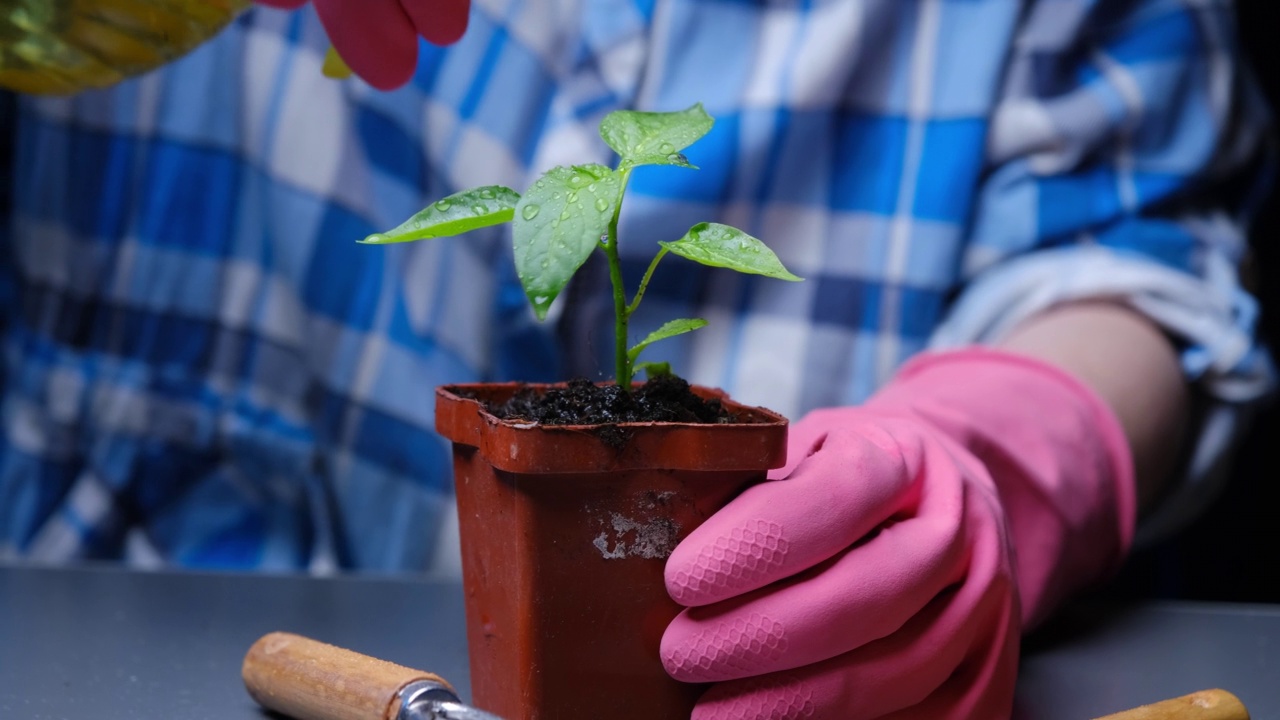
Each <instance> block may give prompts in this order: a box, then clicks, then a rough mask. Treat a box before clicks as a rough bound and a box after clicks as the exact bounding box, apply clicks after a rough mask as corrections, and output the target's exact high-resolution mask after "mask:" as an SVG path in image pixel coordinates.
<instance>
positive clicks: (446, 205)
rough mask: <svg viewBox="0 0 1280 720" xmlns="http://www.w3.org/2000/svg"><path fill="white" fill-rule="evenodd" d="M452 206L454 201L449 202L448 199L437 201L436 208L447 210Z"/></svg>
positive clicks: (441, 210) (442, 210)
mask: <svg viewBox="0 0 1280 720" xmlns="http://www.w3.org/2000/svg"><path fill="white" fill-rule="evenodd" d="M451 207H453V203H451V202H449V201H448V200H438V201H436V209H437V210H439V211H440V212H444V211H445V210H448V209H449V208H451Z"/></svg>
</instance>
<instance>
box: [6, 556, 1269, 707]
mask: <svg viewBox="0 0 1280 720" xmlns="http://www.w3.org/2000/svg"><path fill="white" fill-rule="evenodd" d="M272 630H287V631H292V632H297V633H301V634H304V635H308V636H311V637H314V638H316V639H319V640H323V641H325V642H330V643H333V644H336V645H340V646H343V647H348V648H351V649H354V650H359V651H361V652H365V653H368V654H371V655H374V656H377V657H381V658H384V659H387V660H391V661H393V662H397V663H400V664H402V665H408V666H411V667H417V668H421V669H424V670H431V671H435V672H438V673H440V674H442V675H444V676H445V677H447V678H449V679H450V680H451V681H452V682H454V684H455V685H457V686H458V688H459V690H460V691H461V692H462V693H463V695H464V697H465V696H469V682H468V673H467V663H466V633H465V628H464V626H463V606H462V591H461V588H460V586H459V585H458V584H457V583H456V582H450V581H431V580H425V579H409V578H403V579H400V578H337V579H323V580H322V579H315V578H306V577H292V576H263V575H241V574H198V573H170V572H162V573H143V572H130V571H123V570H117V569H111V568H80V569H42V568H30V567H12V566H10V567H3V566H0V719H2V720H10V719H13V720H81V719H84V720H125V719H133V718H138V719H140V720H157V719H159V718H178V719H188V718H189V719H191V720H201V719H203V718H209V719H211V720H213V719H216V720H242V719H243V720H264V718H266V717H267V715H266V714H265V713H262V712H261V711H260V710H258V709H257V707H256V706H255V705H254V703H253V702H252V701H251V700H250V699H249V697H248V695H246V694H245V691H244V688H243V686H242V684H241V682H240V662H241V660H242V659H243V657H244V653H245V651H246V650H247V649H248V647H249V646H250V645H251V644H252V643H253V641H254V640H255V639H257V638H258V637H260V636H261V635H263V634H265V633H267V632H270V631H272ZM1209 687H1224V688H1227V689H1229V690H1231V691H1233V692H1235V693H1236V694H1237V695H1239V696H1240V698H1241V699H1242V700H1244V702H1245V704H1246V705H1248V706H1249V708H1250V710H1251V711H1252V713H1253V717H1254V718H1258V719H1263V720H1265V719H1266V718H1280V607H1272V606H1244V605H1220V604H1189V603H1160V604H1150V605H1142V606H1138V607H1132V608H1128V609H1124V610H1115V609H1112V610H1108V611H1107V612H1103V613H1090V614H1088V615H1085V616H1082V618H1081V619H1076V620H1072V621H1071V622H1067V623H1062V624H1060V625H1059V626H1058V627H1057V628H1056V629H1055V631H1054V632H1053V633H1050V634H1048V635H1045V636H1042V637H1041V638H1039V639H1038V640H1036V642H1034V643H1032V645H1031V647H1029V648H1028V653H1027V654H1026V656H1025V659H1024V661H1023V668H1022V675H1021V679H1020V681H1019V687H1018V698H1017V717H1018V718H1026V719H1028V720H1029V719H1031V718H1035V719H1036V720H1058V719H1059V718H1061V719H1062V720H1068V719H1069V720H1083V719H1085V718H1092V717H1095V716H1097V715H1102V714H1106V713H1109V712H1114V711H1117V710H1121V709H1125V708H1128V707H1132V706H1135V705H1139V704H1143V703H1146V702H1151V701H1154V700H1158V699H1162V698H1165V697H1172V696H1175V695H1181V694H1184V693H1187V692H1191V691H1194V690H1199V689H1204V688H1209Z"/></svg>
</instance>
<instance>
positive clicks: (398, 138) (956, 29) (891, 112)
mask: <svg viewBox="0 0 1280 720" xmlns="http://www.w3.org/2000/svg"><path fill="white" fill-rule="evenodd" d="M1235 43H1236V41H1235V35H1234V28H1233V17H1232V14H1231V11H1230V8H1229V6H1228V4H1227V3H1226V2H1215V1H1214V0H1198V1H1196V2H1192V1H1191V0H1183V1H1176V0H1114V1H1109V2H1102V1H1096V2H1090V1H1087V0H1039V1H1036V2H1021V3H1018V2H1011V1H1010V0H859V1H855V0H843V1H837V0H816V1H808V2H800V1H797V2H781V1H778V0H758V1H749V0H567V1H566V2H555V3H551V2H525V1H524V0H478V1H477V2H476V3H475V7H474V9H473V16H472V22H471V27H470V30H469V31H468V33H467V35H466V37H465V38H464V39H463V40H462V41H461V42H460V43H458V44H457V45H455V46H452V47H448V48H435V47H430V46H424V47H423V54H422V57H421V60H420V63H419V66H418V69H417V73H416V76H415V77H414V79H413V81H412V83H411V84H410V85H409V86H407V87H405V88H403V89H400V90H398V91H395V92H390V93H379V92H376V91H373V90H372V89H371V88H369V87H368V86H366V85H364V84H363V83H361V82H360V81H359V80H357V79H351V80H347V81H341V82H339V81H334V80H330V79H327V78H325V77H323V76H322V75H321V71H320V66H321V62H322V59H323V56H324V52H325V50H326V49H327V46H328V44H327V41H326V39H325V36H324V32H323V29H322V28H321V27H320V25H319V23H318V21H317V19H316V18H315V16H314V15H313V14H312V13H311V11H310V10H305V11H300V12H296V13H285V12H281V11H276V10H268V9H255V10H252V11H250V12H248V13H246V14H245V15H243V16H242V17H241V18H240V19H239V20H238V21H236V22H235V23H234V24H233V26H231V27H230V28H229V29H227V30H226V31H225V32H223V33H222V34H221V35H219V36H218V37H217V38H215V39H214V40H212V41H211V42H209V43H207V44H206V45H205V46H203V47H201V48H199V49H198V50H196V51H195V52H194V53H192V54H191V55H189V56H187V57H185V58H183V59H182V60H180V61H178V62H176V63H174V64H172V65H171V66H169V67H167V68H164V69H162V70H160V71H158V72H155V73H152V74H150V75H148V76H145V77H142V78H140V79H136V80H133V81H129V82H125V83H123V84H121V85H119V86H116V87H114V88H111V89H109V90H106V91H102V92H90V93H84V94H81V95H78V96H75V97H71V98H22V99H20V100H19V103H18V111H17V119H16V139H15V143H14V148H15V150H14V157H13V167H12V199H11V205H12V208H11V217H9V218H8V220H7V227H6V232H7V234H8V235H9V240H8V241H7V242H6V243H5V244H4V246H3V252H4V253H5V256H4V258H3V262H2V263H0V266H2V270H3V283H2V285H0V293H3V294H4V295H5V296H6V297H8V298H10V299H11V300H10V301H9V302H6V303H5V307H4V317H3V335H2V341H3V346H2V362H3V364H2V366H0V373H2V376H0V379H2V381H3V394H2V399H3V405H2V406H0V408H2V413H0V418H2V422H3V432H2V433H0V555H9V556H23V557H31V558H36V559H40V560H50V561H61V560H67V559H76V558H125V559H128V560H130V561H132V562H135V563H139V564H147V563H175V564H181V565H186V566H201V567H262V568H310V569H313V570H322V569H326V568H335V567H354V568H365V569H387V570H402V569H409V570H419V569H423V568H427V567H430V566H431V565H432V563H433V562H436V558H440V557H446V558H447V557H449V556H451V554H452V550H450V546H448V545H447V544H443V545H442V544H441V543H442V542H443V541H441V540H440V538H441V537H448V535H449V532H448V527H449V525H448V518H449V514H450V512H451V511H450V510H449V503H450V501H451V489H450V477H449V463H448V448H447V446H446V444H445V443H444V442H443V441H442V440H441V439H440V438H439V437H438V436H436V435H435V434H434V432H433V429H432V414H433V396H432V389H433V387H434V386H435V385H438V384H441V383H451V382H464V381H474V380H485V379H510V378H520V379H531V380H537V379H553V378H563V377H565V376H568V375H575V374H582V375H587V376H590V377H602V376H604V375H607V374H608V373H609V372H610V371H611V368H612V364H611V361H610V359H609V355H610V353H611V351H612V350H611V347H612V346H611V343H610V342H609V340H608V338H609V335H610V332H611V331H610V329H609V327H608V323H609V304H608V299H607V297H606V296H605V295H604V294H603V292H602V288H603V287H604V280H603V278H602V275H601V273H600V271H599V268H598V267H594V266H591V267H588V268H587V270H586V271H585V272H584V274H583V275H582V276H581V277H580V278H579V282H577V283H576V284H575V285H574V286H573V288H572V290H571V291H570V293H569V297H570V298H571V299H572V300H573V301H574V302H571V303H565V302H559V303H558V304H557V306H556V307H555V308H553V313H552V317H551V320H550V322H548V323H546V324H538V323H536V322H534V321H533V320H532V319H531V314H530V312H529V309H528V307H527V304H526V301H525V299H524V297H523V294H522V293H521V291H520V289H519V287H518V285H517V284H516V283H515V282H514V273H513V272H512V269H511V257H510V255H511V253H510V249H509V247H508V246H507V244H506V243H507V239H506V238H507V236H506V235H505V234H504V231H503V230H502V229H489V230H487V231H480V232H476V233H473V234H472V235H470V236H468V237H465V238H455V239H449V240H438V241H431V242H423V243H413V244H408V245H397V246H384V247H369V246H360V245H357V244H356V243H355V242H354V241H355V240H356V239H358V238H362V237H364V236H365V235H366V234H368V233H370V232H373V231H376V230H383V229H386V228H389V227H392V226H394V225H396V224H398V223H399V222H400V221H401V220H403V219H404V218H405V217H407V216H408V215H410V214H412V213H413V212H415V211H416V210H418V209H420V208H421V207H422V206H423V205H425V204H426V203H428V202H430V201H432V200H435V199H437V198H439V197H441V196H443V195H446V194H448V193H450V192H453V191H455V190H458V189H461V188H464V187H469V186H473V185H480V184H495V183H496V184H506V185H509V186H512V187H515V188H517V189H518V190H520V189H523V188H525V187H526V186H527V184H528V183H529V181H530V180H531V178H532V177H534V176H535V175H536V173H537V172H539V171H541V170H544V169H546V168H548V167H550V166H552V165H555V164H561V163H583V162H591V161H595V162H604V163H611V162H612V158H611V156H610V154H609V152H608V149H607V147H606V146H605V145H604V144H603V142H602V141H601V140H600V139H599V137H598V135H597V134H596V127H597V124H598V122H599V120H600V118H601V117H602V116H603V115H604V114H605V113H607V112H609V111H611V110H614V109H618V108H641V109H654V110H671V109H680V108H684V107H686V106H688V105H691V104H692V103H694V102H697V101H701V102H702V103H704V105H705V106H706V108H707V109H708V111H709V112H710V113H711V114H712V115H713V116H715V117H716V119H717V122H716V125H715V128H714V129H713V130H712V132H711V133H710V134H709V135H707V136H706V137H705V138H704V139H703V140H701V141H699V142H698V143H697V144H695V145H694V146H692V147H691V148H690V149H689V150H688V153H687V154H688V157H689V159H690V161H691V162H692V163H694V164H695V165H698V166H700V167H701V168H702V169H701V170H698V171H691V170H686V169H679V168H642V169H640V170H637V171H636V173H635V175H634V176H633V181H632V185H631V188H630V193H629V195H628V199H627V202H626V205H625V206H624V211H623V225H622V229H621V232H622V238H623V250H624V255H625V261H626V263H627V265H628V272H629V277H630V278H631V280H632V283H633V284H632V285H631V287H633V288H634V281H635V279H636V278H637V277H638V275H639V274H640V272H641V271H642V270H643V267H644V265H645V264H646V263H647V262H648V260H649V258H650V257H651V256H652V254H653V252H654V251H655V250H656V245H655V243H656V241H657V240H670V239H675V238H677V237H679V236H681V235H682V234H683V233H684V231H685V230H686V229H688V227H689V226H690V225H692V224H694V223H696V222H699V221H704V220H717V221H721V222H727V223H730V224H733V225H736V226H739V227H741V228H743V229H745V230H747V231H748V232H750V233H751V234H753V235H755V236H757V237H760V238H762V239H764V240H765V242H766V243H768V244H769V245H770V246H771V247H773V248H774V249H775V250H776V252H777V253H778V255H779V256H780V257H781V258H782V260H783V261H784V262H785V263H786V264H787V265H788V267H789V268H790V269H792V270H793V271H795V272H796V273H797V274H799V275H802V276H804V277H806V278H807V280H806V282H803V283H784V282H778V281H774V280H768V279H764V278H759V277H752V276H743V275H738V274H735V273H732V272H728V271H716V270H707V269H706V268H703V267H701V266H697V265H694V264H692V263H688V262H686V261H683V260H681V259H679V258H675V257H672V258H669V259H667V260H664V261H663V264H662V266H660V267H659V269H658V273H657V276H656V278H655V280H654V283H653V284H652V286H651V287H650V289H649V291H648V294H647V296H646V300H645V303H644V307H643V308H642V310H641V313H640V315H639V316H638V317H637V319H636V321H635V325H634V328H633V333H634V334H635V335H636V336H637V337H639V336H642V334H643V333H646V332H647V331H648V330H650V329H652V328H654V327H656V326H657V325H658V324H660V323H661V322H663V321H665V320H667V319H669V318H673V317H695V316H697V317H704V318H707V319H708V320H709V321H710V326H709V327H708V328H706V329H704V330H701V331H699V332H697V333H693V334H690V335H686V336H682V337H680V338H678V339H674V340H670V341H665V342H664V343H662V344H660V345H658V346H655V347H654V348H653V349H652V350H651V351H650V357H651V359H659V358H662V359H669V360H670V361H671V362H672V363H673V366H674V367H675V369H676V370H677V371H678V372H681V373H682V374H684V375H686V376H687V377H689V378H690V379H692V380H694V381H697V382H700V383H704V384H710V385H717V386H721V387H723V388H725V389H727V390H729V391H730V392H731V393H733V394H734V395H735V396H736V397H737V398H738V399H741V400H743V401H745V402H748V403H753V404H761V405H766V406H769V407H772V408H774V409H777V410H779V411H781V412H784V413H786V414H788V415H791V416H793V417H794V416H798V415H800V414H802V413H803V412H805V411H806V410H809V409H811V408H814V407H818V406H822V405H837V404H849V403H857V402H859V401H861V400H862V399H864V398H866V397H867V396H868V395H869V394H870V393H872V392H873V391H874V390H875V389H876V388H877V387H878V386H880V385H881V384H882V383H884V382H885V381H886V380H887V379H888V378H889V377H890V376H891V374H892V373H893V372H894V370H895V368H896V367H898V365H899V364H900V363H901V362H902V361H903V360H904V359H905V358H907V357H909V356H911V355H912V354H914V353H916V352H918V351H920V350H921V349H923V348H925V347H927V346H929V345H930V344H932V345H934V346H936V347H947V346H951V345H957V344H964V343H969V342H986V341H989V340H991V339H994V338H997V337H999V335H1000V334H1001V333H1002V332H1004V331H1005V330H1007V329H1008V328H1009V327H1011V326H1012V325H1013V324H1016V323H1017V322H1018V321H1019V320H1021V319H1023V318H1025V317H1027V316H1028V315H1030V314H1033V313H1035V312H1038V311H1039V310H1041V309H1043V308H1044V307H1047V306H1048V305H1051V304H1053V303H1056V302H1062V301H1065V300H1070V299H1073V298H1081V297H1097V296H1107V297H1114V298H1122V299H1124V300H1126V301H1128V302H1129V303H1131V304H1132V305H1133V306H1134V307H1137V308H1139V309H1141V310H1143V311H1144V312H1146V313H1147V314H1148V315H1149V316H1151V317H1152V318H1154V319H1156V320H1157V321H1158V322H1159V323H1161V324H1162V325H1163V326H1164V327H1165V328H1166V329H1168V331H1169V332H1170V334H1171V335H1172V336H1173V337H1175V338H1176V339H1177V341H1178V342H1179V343H1180V347H1181V351H1182V353H1183V360H1184V366H1185V368H1186V370H1187V373H1188V376H1189V378H1190V379H1193V380H1196V381H1198V382H1199V383H1200V384H1201V386H1202V387H1204V388H1205V390H1206V392H1207V393H1208V395H1209V396H1210V397H1213V398H1216V399H1218V400H1219V403H1218V405H1219V406H1221V407H1224V408H1229V409H1232V408H1239V407H1241V406H1243V405H1247V403H1248V402H1249V401H1251V400H1253V399H1255V398H1257V397H1259V396H1260V395H1261V394H1262V393H1264V392H1265V391H1266V390H1267V388H1268V387H1269V383H1270V374H1269V366H1268V365H1267V362H1266V358H1265V356H1264V354H1263V353H1261V352H1260V351H1259V350H1258V348H1257V347H1256V346H1255V343H1254V341H1253V321H1254V303H1253V301H1252V300H1251V299H1250V298H1249V296H1248V295H1246V294H1245V293H1244V292H1243V291H1242V290H1241V289H1240V286H1239V283H1238V281H1237V276H1236V267H1237V264H1238V262H1239V261H1240V260H1241V257H1242V254H1243V253H1244V247H1245V246H1244V235H1243V227H1244V225H1243V223H1244V220H1245V219H1246V218H1247V215H1248V212H1249V209H1250V203H1251V202H1252V199H1253V198H1254V197H1255V196H1256V192H1255V191H1254V185H1255V184H1256V183H1253V182H1252V180H1251V179H1252V178H1256V177H1257V176H1258V173H1257V170H1258V166H1259V164H1260V160H1261V157H1262V153H1261V151H1260V149H1261V148H1262V147H1263V146H1264V138H1265V135H1264V128H1265V125H1264V118H1263V113H1262V111H1261V104H1260V102H1259V98H1258V96H1257V95H1256V94H1255V92H1254V90H1253V89H1252V87H1251V86H1250V85H1249V83H1248V81H1247V77H1246V76H1245V74H1244V72H1243V71H1242V69H1241V68H1240V67H1239V65H1238V64H1237V58H1236V46H1235ZM1228 416H1229V414H1228ZM1229 434H1230V433H1228V435H1229ZM442 528H443V532H442Z"/></svg>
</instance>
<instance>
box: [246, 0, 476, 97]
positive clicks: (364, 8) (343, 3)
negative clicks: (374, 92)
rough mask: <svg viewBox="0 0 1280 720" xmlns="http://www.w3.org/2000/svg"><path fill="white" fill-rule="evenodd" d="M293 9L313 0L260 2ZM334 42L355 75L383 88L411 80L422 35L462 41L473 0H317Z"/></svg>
mask: <svg viewBox="0 0 1280 720" xmlns="http://www.w3.org/2000/svg"><path fill="white" fill-rule="evenodd" d="M255 2H257V3H259V4H261V5H270V6H272V7H278V8H285V9H293V8H298V7H302V6H303V5H305V4H306V3H307V0H255ZM315 6H316V12H317V13H318V14H319V15H320V22H322V23H324V29H325V31H326V32H328V33H329V41H330V42H332V43H333V47H334V49H335V50H337V51H338V54H339V55H341V56H342V59H343V60H344V61H345V62H346V63H347V65H348V66H349V67H350V68H351V70H352V71H353V72H355V74H357V75H359V76H360V77H362V78H364V80H365V82H368V83H369V84H370V85H372V86H374V87H376V88H378V89H380V90H393V89H395V88H398V87H400V86H401V85H404V84H405V83H407V82H409V78H411V77H413V71H414V68H415V67H416V66H417V63H418V36H419V35H421V36H422V37H424V38H426V39H427V41H428V42H431V43H434V44H436V45H448V44H450V43H454V42H457V41H458V39H459V38H461V37H462V34H463V33H464V32H465V31H466V29H467V17H468V13H469V12H470V9H471V0H315Z"/></svg>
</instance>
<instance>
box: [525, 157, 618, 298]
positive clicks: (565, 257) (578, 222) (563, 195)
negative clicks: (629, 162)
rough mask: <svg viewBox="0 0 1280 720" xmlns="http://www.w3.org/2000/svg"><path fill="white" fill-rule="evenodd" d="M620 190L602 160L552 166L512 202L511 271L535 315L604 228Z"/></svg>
mask: <svg viewBox="0 0 1280 720" xmlns="http://www.w3.org/2000/svg"><path fill="white" fill-rule="evenodd" d="M621 195H622V183H621V181H620V179H619V176H618V173H615V172H614V171H613V170H610V169H609V168H607V167H605V166H603V165H574V166H573V167H555V168H552V169H551V170H549V171H547V173H546V174H545V175H543V176H542V177H541V178H539V179H538V180H537V182H535V183H534V184H533V187H531V188H529V190H528V192H526V193H525V194H524V197H523V198H521V199H520V202H519V203H518V204H517V205H516V211H515V212H516V214H515V225H514V226H513V228H512V229H513V233H512V234H513V238H514V242H515V257H516V273H517V275H519V277H520V283H521V284H522V285H523V286H524V292H525V294H526V295H528V296H529V302H531V303H533V310H534V313H535V314H536V315H537V316H538V319H539V320H542V319H545V318H546V316H547V310H548V308H550V307H551V301H553V300H555V299H556V296H557V295H559V294H560V291H561V290H563V289H564V286H565V285H567V284H568V283H569V279H570V278H572V277H573V274H574V273H575V272H577V270H578V268H579V267H581V266H582V263H584V262H586V260H587V258H588V257H590V255H591V251H592V250H595V249H596V247H597V246H598V245H599V243H600V237H601V236H602V235H604V234H605V233H606V232H608V230H609V222H610V221H611V220H612V219H613V213H614V210H615V209H616V208H617V207H618V200H619V198H620V197H621Z"/></svg>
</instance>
